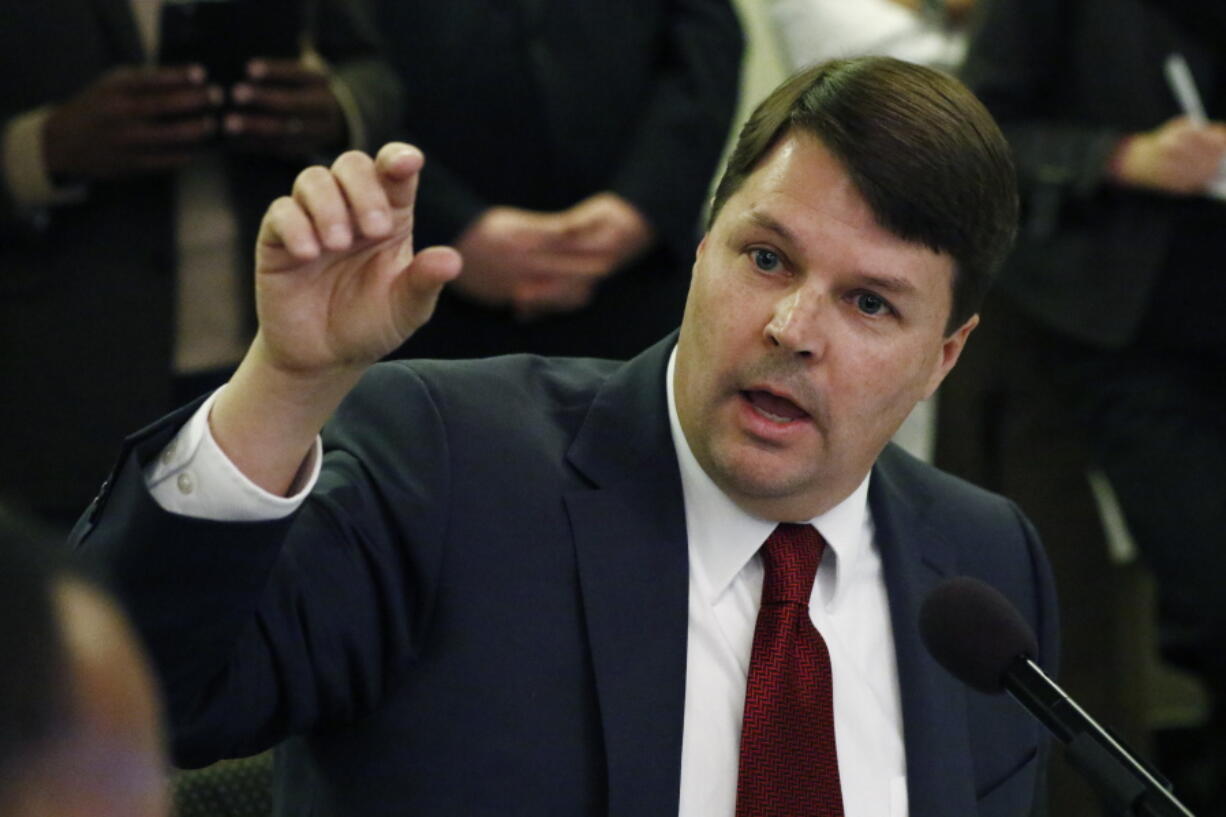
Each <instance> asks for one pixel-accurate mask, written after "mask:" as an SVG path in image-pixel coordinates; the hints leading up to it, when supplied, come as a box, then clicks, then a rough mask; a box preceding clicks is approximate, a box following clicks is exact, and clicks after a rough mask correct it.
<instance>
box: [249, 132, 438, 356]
mask: <svg viewBox="0 0 1226 817" xmlns="http://www.w3.org/2000/svg"><path fill="white" fill-rule="evenodd" d="M422 163H423V158H422V155H421V153H420V152H419V151H418V150H417V149H416V148H414V147H412V146H410V145H406V144H403V143H392V144H389V145H385V146H384V147H383V149H382V150H380V151H379V154H378V156H377V157H376V158H375V159H373V160H372V159H371V158H370V157H369V156H367V155H365V154H363V153H359V152H357V151H351V152H349V153H345V154H343V155H342V156H341V157H340V158H338V159H337V160H336V161H335V162H334V163H333V165H332V167H331V168H330V169H328V168H324V167H312V168H308V169H307V170H304V171H303V172H302V173H300V174H299V176H298V178H297V180H296V182H295V183H294V189H293V194H292V195H291V196H285V197H282V198H280V199H278V200H277V201H275V202H273V204H272V206H271V207H269V209H268V213H267V214H266V216H265V218H264V223H263V225H262V227H261V229H260V238H259V242H258V246H257V250H256V303H257V309H258V312H259V318H260V332H259V337H258V338H257V340H256V345H257V346H258V347H262V348H260V349H259V351H260V353H261V354H262V355H263V357H264V362H265V363H267V364H271V365H273V366H275V367H277V368H279V369H281V370H283V371H286V372H292V373H295V374H300V375H311V374H324V375H326V374H327V373H328V372H330V371H333V370H338V369H339V370H345V369H362V368H365V367H366V366H368V365H370V364H371V363H374V362H375V361H377V360H378V359H379V358H381V357H383V356H384V355H386V354H388V353H389V352H391V351H392V350H394V349H395V348H396V347H397V346H399V345H400V344H401V343H403V342H404V340H405V339H406V338H408V337H409V335H411V334H412V333H413V332H414V331H415V330H416V329H417V328H418V327H420V326H421V325H422V324H424V323H425V322H426V321H427V320H428V319H429V317H430V314H431V313H432V311H433V309H434V304H435V302H436V300H437V298H438V293H439V291H440V290H441V289H442V287H443V285H444V284H445V283H446V282H447V281H449V280H451V279H452V278H454V277H455V276H456V275H457V274H458V273H459V270H460V258H459V255H458V254H457V253H456V251H455V250H452V249H450V248H446V247H435V248H431V249H428V250H423V251H422V252H419V253H414V251H413V203H414V198H415V196H416V192H417V182H418V178H419V174H420V171H421V167H422Z"/></svg>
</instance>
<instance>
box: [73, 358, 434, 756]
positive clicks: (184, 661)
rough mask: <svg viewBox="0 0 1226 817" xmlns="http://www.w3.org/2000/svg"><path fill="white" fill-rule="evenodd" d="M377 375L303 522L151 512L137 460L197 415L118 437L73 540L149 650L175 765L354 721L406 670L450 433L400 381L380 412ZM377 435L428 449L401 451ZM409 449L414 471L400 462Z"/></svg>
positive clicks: (408, 379) (341, 419)
mask: <svg viewBox="0 0 1226 817" xmlns="http://www.w3.org/2000/svg"><path fill="white" fill-rule="evenodd" d="M387 374H388V372H387V371H383V372H376V373H373V376H370V377H368V379H367V380H366V381H365V385H364V386H360V387H359V389H358V390H357V391H355V393H354V394H353V395H351V397H350V399H349V400H348V401H347V402H346V403H345V404H344V405H343V406H342V407H341V409H340V410H339V412H338V414H337V418H336V422H335V424H334V426H333V427H332V430H330V431H329V432H328V434H327V436H326V444H327V447H328V449H329V450H328V453H327V454H326V455H325V465H324V473H323V474H322V475H321V478H320V482H319V485H318V486H317V488H316V490H315V492H314V493H313V495H312V497H311V498H310V499H308V501H307V503H306V504H305V505H304V506H303V507H302V508H301V509H300V511H299V512H298V513H297V514H296V515H294V516H292V517H290V518H288V519H285V520H278V521H275V522H264V523H230V522H213V521H209V520H201V519H190V518H187V517H182V516H177V515H174V514H171V513H167V512H165V511H163V510H161V509H160V507H159V506H157V504H156V503H155V502H154V501H153V500H152V498H151V497H150V496H149V492H148V490H147V489H146V487H145V485H144V479H143V476H142V474H141V466H142V462H143V461H147V460H148V459H149V458H150V457H153V456H156V454H157V452H158V451H160V450H161V448H162V447H163V446H164V445H165V444H166V443H167V442H168V441H169V439H170V438H171V437H172V436H173V434H174V433H175V432H176V431H177V430H178V427H179V426H181V424H182V422H184V421H185V420H186V419H187V417H189V416H190V412H191V411H193V410H194V409H195V406H194V405H193V406H189V407H188V408H187V409H184V410H181V411H180V412H177V413H176V414H174V415H171V416H170V417H169V418H167V419H166V420H163V421H161V422H160V423H159V424H157V425H155V426H153V427H151V428H150V429H147V430H146V431H144V432H141V433H140V434H138V435H136V436H135V437H133V438H131V439H130V440H129V442H128V445H127V446H126V448H125V454H124V456H123V458H122V460H121V462H120V465H119V466H118V468H117V470H116V472H115V476H114V479H113V481H112V484H111V487H109V488H104V490H103V492H102V494H101V496H100V497H99V499H98V500H96V501H95V503H94V505H93V506H92V507H91V509H90V511H89V512H88V513H87V515H86V517H85V518H84V519H83V520H82V522H81V523H79V524H78V526H77V529H76V530H75V531H74V533H73V539H74V540H75V542H76V544H77V546H78V547H79V548H80V549H82V550H83V551H84V552H85V555H86V556H88V557H91V558H92V559H94V560H97V561H98V562H100V563H101V565H102V567H103V568H104V570H105V573H106V575H107V576H108V578H109V581H110V584H111V586H112V589H113V591H114V592H115V594H116V596H117V597H118V598H119V599H120V600H121V602H122V603H123V604H124V606H125V607H126V609H127V611H128V613H129V615H130V616H131V617H132V620H133V622H134V623H135V624H136V626H137V628H138V630H139V631H140V633H141V635H142V636H143V637H144V639H145V642H146V644H147V646H148V648H149V651H150V654H151V656H152V658H153V661H154V664H155V666H156V668H157V670H158V673H159V675H160V676H161V680H162V682H163V688H164V690H165V692H166V704H167V713H168V717H169V721H170V727H171V728H170V733H171V735H172V736H173V740H174V745H173V749H174V756H175V761H176V763H178V764H179V765H182V766H198V765H204V764H207V763H210V762H212V761H214V760H216V759H219V758H223V757H231V756H238V755H246V754H252V753H255V752H258V751H261V750H263V749H265V748H268V747H270V746H272V745H274V744H276V743H277V742H279V741H280V740H282V739H283V738H285V737H287V736H289V735H293V734H301V733H305V732H309V731H312V730H314V729H317V728H320V727H322V726H326V725H327V724H330V723H332V724H337V723H347V722H352V721H353V720H354V719H356V718H358V717H360V716H361V715H363V714H365V713H367V712H369V711H371V710H372V709H373V708H374V707H375V706H376V705H377V704H378V702H379V701H380V699H381V697H382V695H383V693H384V691H385V689H386V688H387V687H388V685H389V684H391V683H392V682H393V681H394V679H395V678H396V677H397V675H398V673H399V672H400V671H402V670H403V669H405V668H406V667H407V666H408V665H409V663H410V662H411V661H412V659H413V656H414V651H415V648H416V645H417V644H419V643H420V641H419V639H420V636H421V631H422V628H423V627H424V626H425V623H426V621H427V619H428V617H429V616H428V610H429V608H430V606H431V600H432V591H431V589H430V588H431V587H432V586H433V582H432V577H433V576H434V574H435V571H436V569H437V566H438V548H439V545H438V543H439V542H440V541H441V539H442V533H441V526H442V524H443V522H442V520H441V512H440V511H439V509H440V508H443V507H445V506H446V504H447V503H446V499H445V497H446V495H447V492H448V489H449V481H448V476H447V467H446V458H445V453H446V446H445V443H444V442H443V440H444V438H445V433H444V430H443V429H442V426H441V418H440V417H439V415H438V413H437V412H436V411H435V409H434V404H433V402H432V401H431V398H430V397H429V396H428V394H427V392H426V389H425V387H424V385H422V384H421V382H420V381H418V380H417V379H416V378H415V377H414V376H413V375H411V374H408V373H406V372H405V371H404V370H403V369H398V370H396V373H395V375H394V376H393V379H394V380H396V381H397V382H398V383H399V384H400V385H399V387H397V388H396V391H397V397H396V399H388V398H389V396H390V395H389V392H388V391H387V387H388V386H389V383H388V382H386V380H385V376H386V375H387ZM410 384H411V385H410ZM406 385H407V386H408V389H407V391H406V390H405V386H406ZM413 395H415V396H413ZM410 404H412V407H411V406H410ZM371 411H373V412H374V414H371V413H369V412H371ZM376 429H381V430H379V431H376ZM387 429H396V430H398V431H393V432H392V435H391V436H392V437H397V436H398V432H403V431H409V430H413V436H416V434H417V432H418V431H420V432H421V433H422V436H421V438H420V439H418V440H416V441H414V442H412V443H408V442H407V440H404V439H400V440H398V441H395V442H394V441H393V440H392V439H391V438H389V436H388V435H387V434H385V433H384V431H386V430H387ZM376 438H379V439H376ZM406 444H407V445H408V448H409V449H411V450H412V451H413V452H414V453H413V455H412V458H413V462H414V469H413V470H414V471H415V474H416V476H410V475H409V474H408V473H407V471H406V470H405V468H404V467H403V460H402V457H403V456H404V453H405V451H406V448H405V447H404V446H405V445H406ZM419 466H420V468H419ZM393 472H395V473H393ZM406 525H407V526H406Z"/></svg>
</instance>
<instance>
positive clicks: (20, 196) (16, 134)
mask: <svg viewBox="0 0 1226 817" xmlns="http://www.w3.org/2000/svg"><path fill="white" fill-rule="evenodd" d="M50 115H51V108H50V107H43V108H38V109H37V110H33V111H29V112H27V113H23V114H20V115H18V116H15V117H13V118H12V119H10V120H9V123H8V126H7V127H6V128H5V129H4V178H5V179H7V180H8V186H9V195H10V196H12V198H13V201H14V202H16V203H17V205H18V206H19V207H22V208H26V209H31V210H33V209H35V208H38V207H49V206H51V205H53V204H70V203H72V202H76V201H80V200H82V199H84V198H85V193H86V187H85V185H83V184H77V185H70V186H65V185H60V186H57V185H56V184H55V182H54V181H53V180H52V179H51V173H50V172H49V171H48V169H47V158H46V155H45V154H44V152H43V125H44V124H45V123H46V121H47V117H48V116H50Z"/></svg>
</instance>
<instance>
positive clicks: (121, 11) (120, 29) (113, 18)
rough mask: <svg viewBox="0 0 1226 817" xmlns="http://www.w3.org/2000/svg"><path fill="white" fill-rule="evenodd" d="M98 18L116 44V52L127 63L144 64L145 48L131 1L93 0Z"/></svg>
mask: <svg viewBox="0 0 1226 817" xmlns="http://www.w3.org/2000/svg"><path fill="white" fill-rule="evenodd" d="M93 3H94V7H95V8H96V9H97V12H98V17H99V18H100V19H101V20H102V24H103V26H104V27H105V28H106V31H107V33H108V34H110V36H111V40H112V42H114V44H115V51H116V53H118V54H119V58H120V60H121V61H122V62H125V63H143V62H144V61H145V52H144V47H143V46H142V45H141V41H140V33H139V32H138V31H137V30H136V18H135V17H134V16H133V15H132V3H131V0H93Z"/></svg>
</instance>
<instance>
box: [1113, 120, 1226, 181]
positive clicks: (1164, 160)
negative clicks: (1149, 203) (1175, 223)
mask: <svg viewBox="0 0 1226 817" xmlns="http://www.w3.org/2000/svg"><path fill="white" fill-rule="evenodd" d="M1120 151H1121V152H1120V154H1119V155H1118V156H1117V157H1116V158H1115V159H1114V160H1113V162H1112V167H1113V171H1114V175H1115V178H1116V180H1117V181H1119V182H1120V183H1121V184H1126V185H1129V186H1132V187H1144V188H1148V189H1151V190H1159V191H1162V192H1165V193H1174V194H1178V195H1196V194H1199V193H1203V192H1205V190H1206V188H1208V186H1209V185H1210V184H1211V183H1212V182H1213V180H1214V179H1215V178H1216V177H1217V174H1218V172H1219V170H1220V169H1221V167H1222V164H1223V161H1226V124H1223V123H1220V122H1211V123H1209V124H1208V125H1198V124H1195V123H1193V122H1192V121H1191V120H1189V119H1188V118H1187V117H1186V116H1179V117H1176V118H1174V119H1171V120H1168V121H1167V122H1165V123H1163V124H1162V125H1160V126H1159V127H1157V128H1155V129H1154V130H1152V131H1147V132H1145V133H1139V134H1136V135H1135V136H1132V137H1129V138H1128V139H1127V140H1126V141H1125V142H1124V143H1123V146H1122V147H1121V148H1120Z"/></svg>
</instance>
